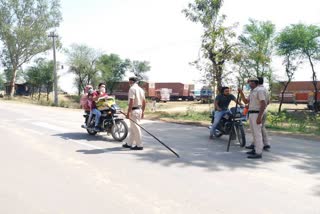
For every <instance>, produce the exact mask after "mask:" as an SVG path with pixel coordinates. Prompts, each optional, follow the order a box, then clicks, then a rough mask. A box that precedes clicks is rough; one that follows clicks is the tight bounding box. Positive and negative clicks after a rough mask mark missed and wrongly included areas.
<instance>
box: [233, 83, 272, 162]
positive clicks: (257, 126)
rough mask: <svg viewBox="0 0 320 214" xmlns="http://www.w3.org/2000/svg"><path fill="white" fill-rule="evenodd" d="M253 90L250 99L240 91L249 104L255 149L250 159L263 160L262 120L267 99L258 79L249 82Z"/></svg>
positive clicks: (249, 153) (250, 154)
mask: <svg viewBox="0 0 320 214" xmlns="http://www.w3.org/2000/svg"><path fill="white" fill-rule="evenodd" d="M248 82H249V86H250V88H251V91H250V95H249V98H248V99H247V98H245V96H244V94H243V91H242V90H241V89H239V93H240V95H241V98H242V100H243V102H245V103H249V112H248V113H249V122H250V128H251V131H252V135H253V139H254V149H253V150H252V151H250V152H247V154H248V155H249V156H248V158H249V159H260V158H262V151H263V139H262V118H263V115H264V114H265V109H266V107H267V98H266V94H265V93H264V92H263V90H260V89H259V87H258V85H259V80H258V78H256V77H253V78H250V79H249V80H248Z"/></svg>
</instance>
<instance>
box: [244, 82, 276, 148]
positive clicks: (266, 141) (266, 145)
mask: <svg viewBox="0 0 320 214" xmlns="http://www.w3.org/2000/svg"><path fill="white" fill-rule="evenodd" d="M258 80H259V85H258V90H262V91H263V93H264V94H265V97H266V103H267V106H268V105H269V102H270V101H269V100H270V98H269V93H268V90H267V89H266V88H265V87H264V86H263V82H264V81H263V77H258ZM248 99H249V98H248ZM249 105H250V104H249ZM266 120H267V108H266V110H265V113H264V114H263V117H262V140H263V150H265V151H269V149H270V148H271V146H270V143H269V139H268V134H267V129H266V126H265V124H266ZM246 149H254V143H252V144H251V145H250V146H246Z"/></svg>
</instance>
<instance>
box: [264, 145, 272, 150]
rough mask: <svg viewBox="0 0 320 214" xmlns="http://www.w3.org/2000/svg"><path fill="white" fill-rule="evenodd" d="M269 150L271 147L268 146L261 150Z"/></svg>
mask: <svg viewBox="0 0 320 214" xmlns="http://www.w3.org/2000/svg"><path fill="white" fill-rule="evenodd" d="M269 149H271V146H270V145H265V146H264V147H263V150H265V151H269Z"/></svg>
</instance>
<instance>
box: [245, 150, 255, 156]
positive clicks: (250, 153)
mask: <svg viewBox="0 0 320 214" xmlns="http://www.w3.org/2000/svg"><path fill="white" fill-rule="evenodd" d="M246 153H247V155H255V154H256V151H255V150H254V149H253V150H252V151H250V152H246Z"/></svg>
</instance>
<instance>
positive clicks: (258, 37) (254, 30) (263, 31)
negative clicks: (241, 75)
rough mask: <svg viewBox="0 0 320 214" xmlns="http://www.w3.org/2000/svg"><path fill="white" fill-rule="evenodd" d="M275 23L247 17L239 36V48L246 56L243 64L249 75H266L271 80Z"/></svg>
mask: <svg viewBox="0 0 320 214" xmlns="http://www.w3.org/2000/svg"><path fill="white" fill-rule="evenodd" d="M274 35H275V25H274V24H272V23H271V22H270V21H262V22H261V21H257V20H253V19H249V24H247V25H245V26H244V31H243V33H242V35H240V36H239V41H240V48H241V49H242V51H243V52H244V53H246V57H245V58H244V59H243V63H244V64H243V66H245V67H246V71H247V72H249V75H252V76H257V77H266V78H267V79H268V80H269V83H271V80H272V69H271V61H272V52H273V47H274Z"/></svg>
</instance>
